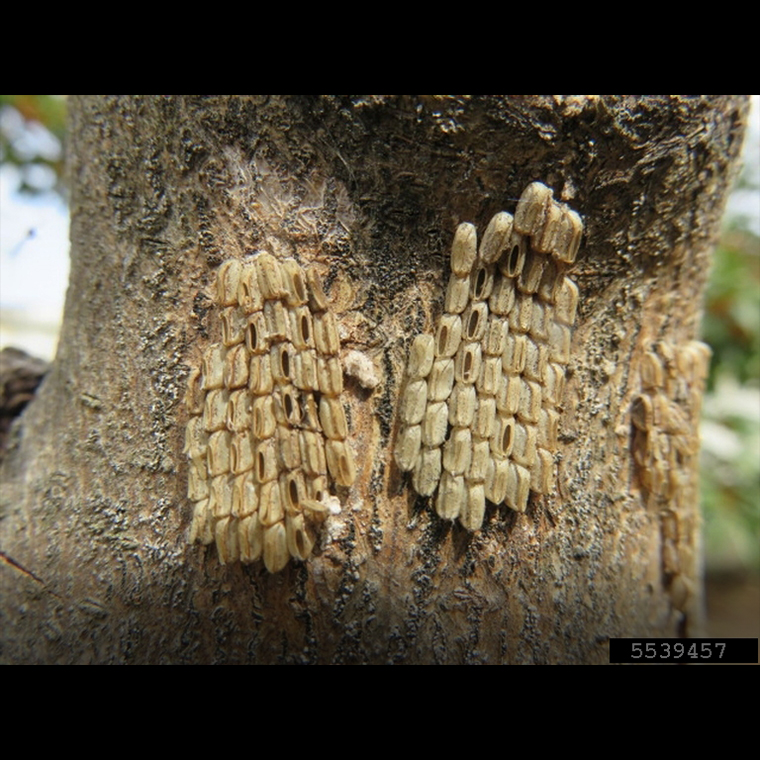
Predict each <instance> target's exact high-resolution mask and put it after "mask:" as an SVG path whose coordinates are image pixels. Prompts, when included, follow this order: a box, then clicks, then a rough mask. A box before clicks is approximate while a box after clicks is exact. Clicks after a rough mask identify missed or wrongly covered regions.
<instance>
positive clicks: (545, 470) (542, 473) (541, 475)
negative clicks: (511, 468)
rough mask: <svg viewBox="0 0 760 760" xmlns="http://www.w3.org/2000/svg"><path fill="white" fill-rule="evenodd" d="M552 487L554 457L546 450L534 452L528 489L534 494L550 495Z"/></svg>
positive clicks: (540, 449)
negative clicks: (534, 459)
mask: <svg viewBox="0 0 760 760" xmlns="http://www.w3.org/2000/svg"><path fill="white" fill-rule="evenodd" d="M553 487H554V457H553V456H552V454H551V452H550V451H548V450H547V449H542V448H539V449H537V450H536V461H535V462H534V463H533V467H531V469H530V488H531V490H532V491H535V492H536V493H542V494H547V493H551V490H552V488H553Z"/></svg>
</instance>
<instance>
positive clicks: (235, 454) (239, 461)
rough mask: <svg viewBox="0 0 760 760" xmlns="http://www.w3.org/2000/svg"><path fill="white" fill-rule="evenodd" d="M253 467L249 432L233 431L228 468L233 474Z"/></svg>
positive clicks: (251, 443)
mask: <svg viewBox="0 0 760 760" xmlns="http://www.w3.org/2000/svg"><path fill="white" fill-rule="evenodd" d="M252 467H253V442H252V441H251V435H250V433H248V432H247V431H246V432H242V433H235V435H233V436H232V448H231V449H230V470H231V471H232V473H233V475H240V473H243V472H245V471H246V470H250V469H251V468H252Z"/></svg>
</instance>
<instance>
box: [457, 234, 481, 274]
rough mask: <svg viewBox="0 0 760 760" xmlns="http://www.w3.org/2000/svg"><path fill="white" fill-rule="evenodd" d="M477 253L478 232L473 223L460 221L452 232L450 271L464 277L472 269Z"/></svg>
mask: <svg viewBox="0 0 760 760" xmlns="http://www.w3.org/2000/svg"><path fill="white" fill-rule="evenodd" d="M477 254H478V233H477V231H476V230H475V225H473V224H470V223H469V222H462V224H460V225H459V226H458V227H457V229H456V232H455V233H454V242H453V243H452V245H451V271H452V272H454V273H455V274H457V275H459V277H466V276H467V275H468V274H470V271H471V270H472V265H473V264H474V263H475V258H476V257H477Z"/></svg>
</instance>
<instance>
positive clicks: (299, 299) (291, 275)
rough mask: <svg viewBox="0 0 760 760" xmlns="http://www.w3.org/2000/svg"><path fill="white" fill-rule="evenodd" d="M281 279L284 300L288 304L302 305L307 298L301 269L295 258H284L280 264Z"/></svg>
mask: <svg viewBox="0 0 760 760" xmlns="http://www.w3.org/2000/svg"><path fill="white" fill-rule="evenodd" d="M281 272H282V281H283V285H284V286H285V291H286V293H285V302H286V303H287V304H288V306H303V304H305V303H306V302H307V301H308V300H309V292H308V289H307V287H306V278H305V276H304V273H303V269H301V267H300V266H298V263H297V262H296V260H295V259H285V260H284V261H283V262H282V265H281Z"/></svg>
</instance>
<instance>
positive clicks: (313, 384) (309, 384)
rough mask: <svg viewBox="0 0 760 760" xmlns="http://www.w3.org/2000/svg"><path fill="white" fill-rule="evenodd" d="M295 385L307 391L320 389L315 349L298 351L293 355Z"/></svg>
mask: <svg viewBox="0 0 760 760" xmlns="http://www.w3.org/2000/svg"><path fill="white" fill-rule="evenodd" d="M293 385H295V386H296V388H300V389H301V390H305V391H318V390H319V374H318V372H317V355H316V353H315V352H314V351H313V350H311V349H309V350H304V351H298V353H296V355H295V356H294V357H293Z"/></svg>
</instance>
